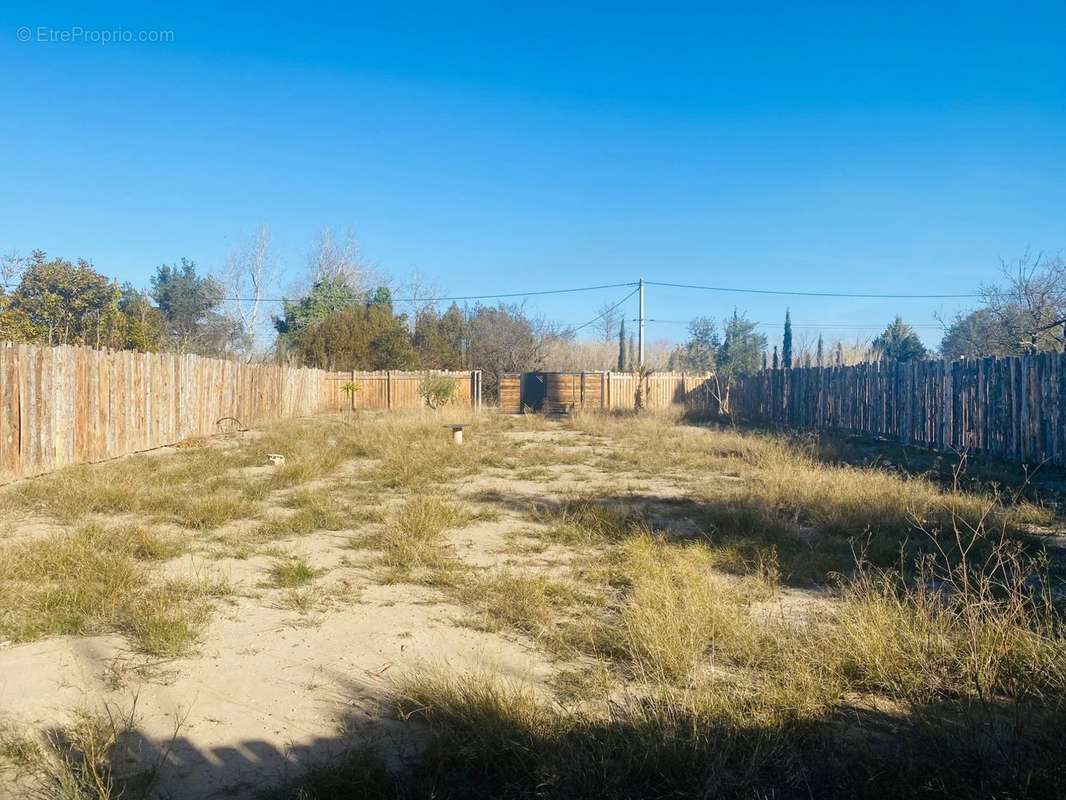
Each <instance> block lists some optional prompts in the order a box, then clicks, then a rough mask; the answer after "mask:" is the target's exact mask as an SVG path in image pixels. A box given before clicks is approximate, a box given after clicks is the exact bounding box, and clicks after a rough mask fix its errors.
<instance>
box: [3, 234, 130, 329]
mask: <svg viewBox="0 0 1066 800" xmlns="http://www.w3.org/2000/svg"><path fill="white" fill-rule="evenodd" d="M118 298H119V288H118V285H117V284H115V282H114V281H111V280H109V279H108V278H106V277H104V276H103V275H101V274H100V273H99V272H97V271H96V270H94V269H93V268H92V266H91V265H90V264H89V262H87V261H85V260H83V259H79V260H78V262H77V263H76V264H74V263H71V262H70V261H66V260H64V259H62V258H55V259H52V260H51V261H48V260H47V258H46V256H45V254H44V252H43V251H40V250H35V251H34V254H33V256H32V258H31V262H30V265H29V266H28V267H27V268H26V270H25V271H24V272H23V273H22V279H21V281H20V282H19V285H18V288H17V289H16V290H15V291H14V293H13V294H12V296H11V300H10V308H11V310H12V311H14V312H21V315H22V316H21V317H20V319H21V320H22V322H21V323H18V326H19V327H25V323H27V322H28V324H29V326H30V327H29V328H26V330H31V329H32V330H33V331H35V332H36V333H37V334H38V335H39V337H40V338H41V339H42V340H43V343H45V344H48V345H61V344H95V345H97V346H99V345H101V344H107V341H106V337H104V331H105V330H106V329H107V328H108V327H109V326H112V325H113V324H114V322H115V317H116V316H117V315H118Z"/></svg>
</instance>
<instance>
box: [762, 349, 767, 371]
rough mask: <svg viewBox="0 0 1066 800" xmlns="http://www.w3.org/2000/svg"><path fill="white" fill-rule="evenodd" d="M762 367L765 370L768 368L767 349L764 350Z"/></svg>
mask: <svg viewBox="0 0 1066 800" xmlns="http://www.w3.org/2000/svg"><path fill="white" fill-rule="evenodd" d="M762 368H763V370H765V369H766V351H765V350H763V351H762Z"/></svg>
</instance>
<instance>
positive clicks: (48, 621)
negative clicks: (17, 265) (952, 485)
mask: <svg viewBox="0 0 1066 800" xmlns="http://www.w3.org/2000/svg"><path fill="white" fill-rule="evenodd" d="M448 421H452V419H451V417H450V416H447V415H445V416H435V415H428V414H427V415H424V416H422V415H419V416H366V417H361V418H357V419H354V420H350V421H347V422H346V421H343V420H339V419H325V418H323V419H315V420H306V421H301V422H297V423H288V424H284V425H279V426H276V427H273V428H270V429H267V430H264V431H250V432H246V433H241V434H236V435H234V436H232V437H229V438H218V439H214V440H210V441H195V442H186V443H184V445H185V446H183V447H180V448H174V449H169V450H166V451H160V452H156V453H150V454H144V455H139V456H135V457H132V458H127V459H124V460H121V461H117V462H113V463H110V464H105V465H98V466H92V467H79V468H73V469H69V470H66V471H64V472H61V473H57V474H54V475H51V476H46V477H43V478H39V479H36V480H32V481H24V482H22V483H19V484H16V485H13V486H11V487H8V488H7V489H4V490H0V520H2V521H0V641H3V642H4V645H3V646H2V647H0V787H2V788H0V796H3V795H4V793H5V792H6V793H7V795H9V796H11V797H25V796H39V797H46V798H108V797H118V796H120V794H121V796H123V797H127V798H134V797H141V796H149V797H174V798H203V797H214V796H218V797H264V796H265V797H277V798H305V799H306V800H310V798H320V800H326V798H360V797H369V798H376V797H397V798H398V797H410V798H428V797H437V798H471V797H473V798H477V797H486V798H487V797H512V798H534V797H536V798H593V797H621V798H637V797H663V798H666V797H671V798H675V797H745V798H751V797H776V798H790V797H854V796H868V797H913V796H929V797H1012V798H1013V797H1056V796H1060V793H1061V786H1062V785H1063V783H1062V782H1063V781H1066V758H1064V756H1066V746H1064V744H1063V738H1062V735H1061V731H1062V726H1063V723H1064V722H1066V707H1064V705H1063V703H1064V700H1066V637H1064V629H1063V618H1062V616H1061V613H1060V609H1058V608H1057V607H1056V603H1057V602H1058V601H1059V599H1060V596H1061V595H1060V584H1059V583H1057V581H1058V580H1059V578H1058V577H1057V575H1056V574H1055V570H1056V565H1055V564H1054V563H1053V562H1049V560H1048V559H1047V557H1046V556H1045V549H1046V550H1047V551H1048V552H1052V553H1053V552H1055V548H1054V547H1047V548H1045V545H1046V544H1048V543H1049V542H1050V544H1052V545H1054V544H1057V540H1056V539H1055V538H1054V537H1053V536H1052V537H1051V538H1050V539H1048V538H1047V536H1048V535H1051V534H1054V532H1055V531H1056V530H1057V526H1058V521H1057V520H1056V519H1055V518H1054V517H1053V515H1052V514H1051V513H1049V512H1048V511H1047V510H1045V509H1042V508H1040V507H1038V506H1034V505H1031V504H1027V503H1021V502H1013V501H1012V499H1011V498H1009V497H1006V498H997V497H994V496H991V495H988V496H986V495H982V494H971V493H964V492H960V491H952V490H950V489H945V488H943V486H942V485H941V486H940V487H938V486H937V485H934V484H933V483H931V482H928V481H926V480H924V479H922V478H908V477H904V476H900V475H898V474H892V473H889V472H886V471H879V470H876V469H869V468H855V467H848V466H844V465H835V464H832V463H828V462H827V461H826V460H824V459H823V458H822V457H820V454H819V452H818V451H817V449H816V448H815V447H814V446H813V445H804V444H803V443H800V442H797V441H792V440H786V439H783V438H779V437H771V436H768V435H762V434H752V433H740V432H735V431H731V430H716V429H711V428H707V427H698V426H693V425H685V424H681V423H680V421H679V420H676V419H674V418H670V417H654V416H647V417H634V416H627V417H606V416H587V417H577V418H575V419H573V420H569V421H566V422H548V421H545V420H543V419H539V418H530V417H519V418H506V417H498V416H495V415H492V414H487V415H484V416H483V417H482V418H480V419H478V420H476V421H475V422H474V423H473V424H472V425H471V427H470V428H469V429H468V430H467V434H466V440H467V441H466V443H465V444H464V445H462V446H459V447H457V446H453V445H452V444H451V443H450V433H449V432H447V431H445V430H444V428H443V427H442V423H444V422H448ZM268 453H281V454H283V455H285V457H286V458H285V463H284V464H283V465H280V466H270V465H268V461H267V457H266V456H267V454H268Z"/></svg>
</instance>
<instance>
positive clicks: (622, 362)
mask: <svg viewBox="0 0 1066 800" xmlns="http://www.w3.org/2000/svg"><path fill="white" fill-rule="evenodd" d="M618 371H619V372H625V371H626V321H625V319H623V320H622V322H621V324H620V325H619V326H618Z"/></svg>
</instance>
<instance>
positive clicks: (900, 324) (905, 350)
mask: <svg viewBox="0 0 1066 800" xmlns="http://www.w3.org/2000/svg"><path fill="white" fill-rule="evenodd" d="M873 349H874V351H875V352H877V353H878V354H879V355H880V356H881V358H883V359H885V360H886V361H920V360H922V359H923V358H925V357H926V356H927V352H926V349H925V345H923V344H922V340H921V339H919V338H918V334H917V333H915V332H914V328H912V327H911V326H910V325H908V324H907V323H906V322H904V321H903V318H902V317H899V316H897V317H896V318H895V319H894V320H892V322H891V323H889V326H888V327H887V328H885V330H884V332H883V333H882V334H881V335H880V336H878V337H877V338H876V339H874V341H873Z"/></svg>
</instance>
